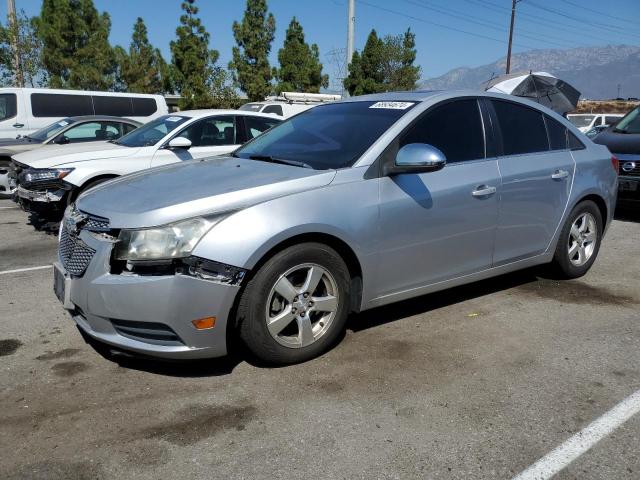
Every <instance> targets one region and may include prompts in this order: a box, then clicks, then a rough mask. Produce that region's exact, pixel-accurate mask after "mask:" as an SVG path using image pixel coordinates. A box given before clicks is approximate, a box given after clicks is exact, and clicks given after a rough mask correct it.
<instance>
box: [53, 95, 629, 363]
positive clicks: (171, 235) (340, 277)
mask: <svg viewBox="0 0 640 480" xmlns="http://www.w3.org/2000/svg"><path fill="white" fill-rule="evenodd" d="M174 143H176V142H174ZM615 163H616V160H615V158H613V159H612V157H611V154H610V153H609V151H608V150H607V149H606V148H605V147H602V146H599V145H595V144H593V143H592V142H591V141H590V140H588V139H587V138H586V137H584V136H583V135H581V134H580V132H579V131H578V130H577V129H576V128H575V127H574V126H573V125H571V124H570V123H569V122H568V121H566V120H565V119H563V118H562V117H560V116H558V115H557V114H555V113H553V112H552V111H550V110H548V109H546V108H544V107H541V106H540V105H538V104H535V103H532V102H529V101H526V100H522V99H517V98H514V97H510V96H505V95H498V94H487V93H484V92H483V93H480V92H472V91H457V92H451V91H449V92H401V93H387V94H380V95H371V96H363V97H355V98H350V99H348V100H346V101H342V102H336V103H330V104H326V105H321V106H318V107H315V108H313V109H311V110H308V111H306V112H304V113H301V114H299V115H297V116H295V117H292V118H290V119H288V120H286V121H285V122H283V123H282V124H280V125H279V126H276V127H274V128H272V129H271V130H269V131H267V132H266V133H264V134H263V135H261V136H259V137H257V138H256V139H254V140H253V141H251V142H250V143H248V144H246V145H245V146H243V147H241V148H240V149H238V150H237V151H235V153H233V154H232V155H231V156H227V157H216V158H211V159H207V160H193V161H186V162H184V163H182V164H179V165H169V166H165V167H160V168H157V169H153V170H151V171H148V172H146V173H144V172H143V173H137V174H132V175H129V176H126V177H122V178H120V179H117V180H114V181H111V182H108V183H105V184H103V185H100V186H98V187H96V188H94V189H92V190H90V191H88V192H87V193H86V194H84V195H82V196H81V197H80V198H79V199H78V201H77V203H76V204H75V205H71V206H70V207H69V208H68V209H67V211H66V214H65V218H64V221H63V222H62V225H61V229H60V246H59V259H58V262H57V263H56V264H55V269H54V278H55V280H54V290H55V292H56V294H57V296H58V298H59V299H60V301H61V302H62V303H63V305H64V307H65V308H66V309H67V310H68V311H69V313H70V314H71V316H72V317H73V319H74V320H75V322H76V323H77V325H78V326H79V328H80V329H81V330H82V331H83V332H85V334H87V335H88V336H90V337H92V338H93V339H95V340H98V341H99V342H102V343H105V344H108V345H110V346H111V347H115V348H116V349H119V350H126V351H129V352H137V353H139V354H146V355H152V356H157V357H164V358H202V357H218V356H222V355H225V354H226V353H227V343H228V341H229V339H230V338H239V339H240V340H241V341H242V342H243V343H244V344H245V345H246V347H247V348H248V349H249V350H250V351H251V352H252V353H253V354H254V355H255V357H257V358H258V359H261V360H262V361H266V362H269V363H273V364H287V363H294V362H300V361H304V360H307V359H310V358H312V357H314V356H317V355H319V354H321V353H323V352H324V351H326V350H327V349H328V348H330V347H331V346H332V344H334V343H335V342H336V341H337V339H338V338H339V335H340V333H341V331H342V330H343V329H344V327H345V322H346V319H347V316H348V315H349V313H350V312H353V311H362V310H366V309H370V308H373V307H377V306H380V305H384V304H388V303H391V302H396V301H399V300H403V299H407V298H411V297H417V296H420V295H423V294H426V293H429V292H434V291H438V290H443V289H446V288H449V287H453V286H455V285H460V284H464V283H469V282H473V281H477V280H481V279H486V278H488V277H493V276H496V275H500V274H504V273H506V272H511V271H514V270H518V269H522V268H526V267H530V266H533V265H539V264H549V267H550V268H552V269H554V270H555V272H556V274H557V275H560V276H563V277H565V278H575V277H579V276H581V275H584V274H585V273H586V272H587V270H589V268H590V267H591V265H592V264H593V262H594V260H595V258H596V256H597V254H598V249H599V247H600V242H601V240H602V237H603V235H604V233H605V231H606V229H607V226H608V225H609V223H610V222H611V219H612V216H613V211H614V207H615V198H616V189H617V173H616V172H617V166H616V165H615Z"/></svg>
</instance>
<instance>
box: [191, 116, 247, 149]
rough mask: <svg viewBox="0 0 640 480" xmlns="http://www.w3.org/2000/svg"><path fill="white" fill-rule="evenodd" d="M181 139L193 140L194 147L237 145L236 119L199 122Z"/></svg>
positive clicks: (211, 119) (225, 118)
mask: <svg viewBox="0 0 640 480" xmlns="http://www.w3.org/2000/svg"><path fill="white" fill-rule="evenodd" d="M178 136H179V137H184V138H188V139H189V140H191V145H192V146H194V147H211V146H221V145H236V144H237V141H236V125H235V121H234V117H232V116H228V117H211V118H205V119H203V120H200V121H197V122H195V123H193V124H191V125H189V126H188V127H187V128H185V129H184V130H183V131H182V132H180V134H179V135H178Z"/></svg>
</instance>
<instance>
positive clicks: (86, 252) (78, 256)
mask: <svg viewBox="0 0 640 480" xmlns="http://www.w3.org/2000/svg"><path fill="white" fill-rule="evenodd" d="M95 253H96V251H95V250H94V249H93V248H91V247H89V246H88V245H86V244H85V243H84V242H83V241H82V240H80V239H79V238H78V237H75V236H72V235H69V232H68V231H67V229H66V227H64V226H63V227H62V230H61V232H60V244H59V245H58V254H59V255H60V261H61V262H62V265H63V266H64V268H65V269H66V270H67V272H69V273H70V274H71V275H75V276H76V277H79V276H81V275H82V274H83V273H84V272H85V270H86V269H87V267H88V266H89V263H90V262H91V259H92V258H93V255H94V254H95Z"/></svg>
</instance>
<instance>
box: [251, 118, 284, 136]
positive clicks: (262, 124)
mask: <svg viewBox="0 0 640 480" xmlns="http://www.w3.org/2000/svg"><path fill="white" fill-rule="evenodd" d="M278 123H280V121H279V120H276V119H273V120H271V119H269V118H260V117H251V116H249V115H247V116H246V117H244V125H245V128H246V132H247V139H248V140H251V139H252V138H255V137H257V136H258V135H260V134H261V133H262V132H264V131H265V130H269V129H270V128H271V127H273V126H274V125H277V124H278Z"/></svg>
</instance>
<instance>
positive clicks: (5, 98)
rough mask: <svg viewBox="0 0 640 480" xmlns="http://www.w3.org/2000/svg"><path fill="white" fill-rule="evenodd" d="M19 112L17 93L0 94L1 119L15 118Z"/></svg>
mask: <svg viewBox="0 0 640 480" xmlns="http://www.w3.org/2000/svg"><path fill="white" fill-rule="evenodd" d="M16 113H17V102H16V94H15V93H2V94H0V121H2V120H8V119H9V118H13V117H15V116H16Z"/></svg>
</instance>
